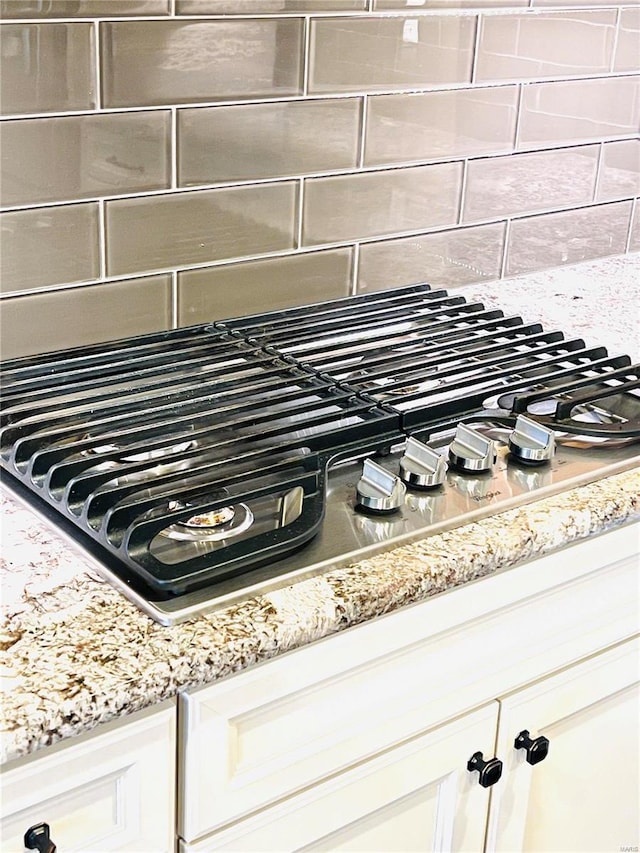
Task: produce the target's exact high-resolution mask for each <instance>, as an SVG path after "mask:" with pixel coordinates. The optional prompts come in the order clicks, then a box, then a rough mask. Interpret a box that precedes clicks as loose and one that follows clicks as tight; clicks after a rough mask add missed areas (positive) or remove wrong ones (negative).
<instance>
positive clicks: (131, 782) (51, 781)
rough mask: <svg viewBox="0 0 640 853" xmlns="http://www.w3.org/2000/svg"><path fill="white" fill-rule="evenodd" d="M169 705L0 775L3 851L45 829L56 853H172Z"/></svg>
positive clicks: (18, 850) (15, 850)
mask: <svg viewBox="0 0 640 853" xmlns="http://www.w3.org/2000/svg"><path fill="white" fill-rule="evenodd" d="M175 719H176V714H175V707H174V706H171V707H164V708H161V709H155V710H153V711H151V712H144V713H142V714H141V715H136V716H135V717H133V718H129V719H125V720H119V721H117V722H116V723H115V724H109V725H107V726H106V727H104V728H101V729H100V731H99V733H96V734H94V735H87V736H83V737H80V738H78V739H76V740H70V741H65V742H64V743H62V744H60V745H59V746H58V747H53V748H52V749H51V751H48V752H46V753H43V754H41V755H40V754H39V755H36V756H34V757H33V759H26V760H23V761H21V762H19V763H16V764H15V765H14V766H10V769H8V770H6V771H5V772H3V774H2V778H1V785H2V815H3V816H2V821H1V832H0V840H1V849H2V851H3V853H22V851H23V850H24V846H23V837H24V833H25V831H26V830H27V829H28V828H29V827H30V826H32V825H34V824H37V823H43V822H44V823H47V824H49V826H50V828H51V839H52V841H53V842H54V843H55V844H56V845H57V848H58V850H59V851H60V853H74V852H75V851H77V853H101V851H117V850H120V851H126V853H133V851H136V853H151V851H154V853H156V851H157V852H158V853H160V851H163V853H164V851H172V850H173V849H174V844H175V841H174V838H175V820H174V800H175V730H176V724H175Z"/></svg>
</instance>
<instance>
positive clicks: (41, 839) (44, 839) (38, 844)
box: [24, 823, 56, 853]
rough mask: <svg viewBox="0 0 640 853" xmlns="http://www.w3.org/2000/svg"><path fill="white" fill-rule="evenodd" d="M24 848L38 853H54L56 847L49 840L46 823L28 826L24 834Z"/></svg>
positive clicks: (49, 835)
mask: <svg viewBox="0 0 640 853" xmlns="http://www.w3.org/2000/svg"><path fill="white" fill-rule="evenodd" d="M24 846H25V847H26V848H27V850H38V851H39V853H56V845H55V844H54V843H53V841H52V840H51V834H50V830H49V824H48V823H36V824H34V826H30V827H29V829H28V830H27V831H26V832H25V834H24Z"/></svg>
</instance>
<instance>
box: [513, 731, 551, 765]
mask: <svg viewBox="0 0 640 853" xmlns="http://www.w3.org/2000/svg"><path fill="white" fill-rule="evenodd" d="M513 745H514V747H515V748H516V749H526V750H527V761H528V762H529V764H539V763H540V762H541V761H544V760H545V758H546V757H547V755H548V754H549V739H548V738H546V737H545V736H544V735H539V737H536V738H530V737H529V730H528V729H523V730H522V731H521V732H520V734H519V735H518V737H517V738H516V739H515V740H514V742H513Z"/></svg>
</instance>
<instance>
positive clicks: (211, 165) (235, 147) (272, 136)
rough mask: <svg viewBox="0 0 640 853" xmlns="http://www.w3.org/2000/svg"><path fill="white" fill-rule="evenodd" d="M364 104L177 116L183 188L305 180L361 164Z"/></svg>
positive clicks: (254, 107)
mask: <svg viewBox="0 0 640 853" xmlns="http://www.w3.org/2000/svg"><path fill="white" fill-rule="evenodd" d="M359 129H360V99H359V98H340V99H335V100H327V101H289V102H283V103H275V104H250V105H236V106H232V107H210V108H201V109H192V110H180V111H179V112H178V140H179V141H178V151H179V163H178V174H179V178H178V180H179V183H180V185H181V186H193V185H194V184H207V183H216V182H217V181H236V180H251V179H255V178H269V177H280V176H286V175H301V174H305V173H308V172H322V171H330V170H332V169H348V168H349V167H353V166H356V165H357V158H358V143H359V139H358V135H359Z"/></svg>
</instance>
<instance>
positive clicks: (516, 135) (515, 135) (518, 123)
mask: <svg viewBox="0 0 640 853" xmlns="http://www.w3.org/2000/svg"><path fill="white" fill-rule="evenodd" d="M525 85H526V84H525V83H521V84H520V85H519V86H518V95H517V98H516V126H515V128H514V133H513V152H514V154H515V153H516V152H517V151H518V150H519V145H520V126H521V124H522V105H523V103H524V87H525ZM525 150H526V149H525Z"/></svg>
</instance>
